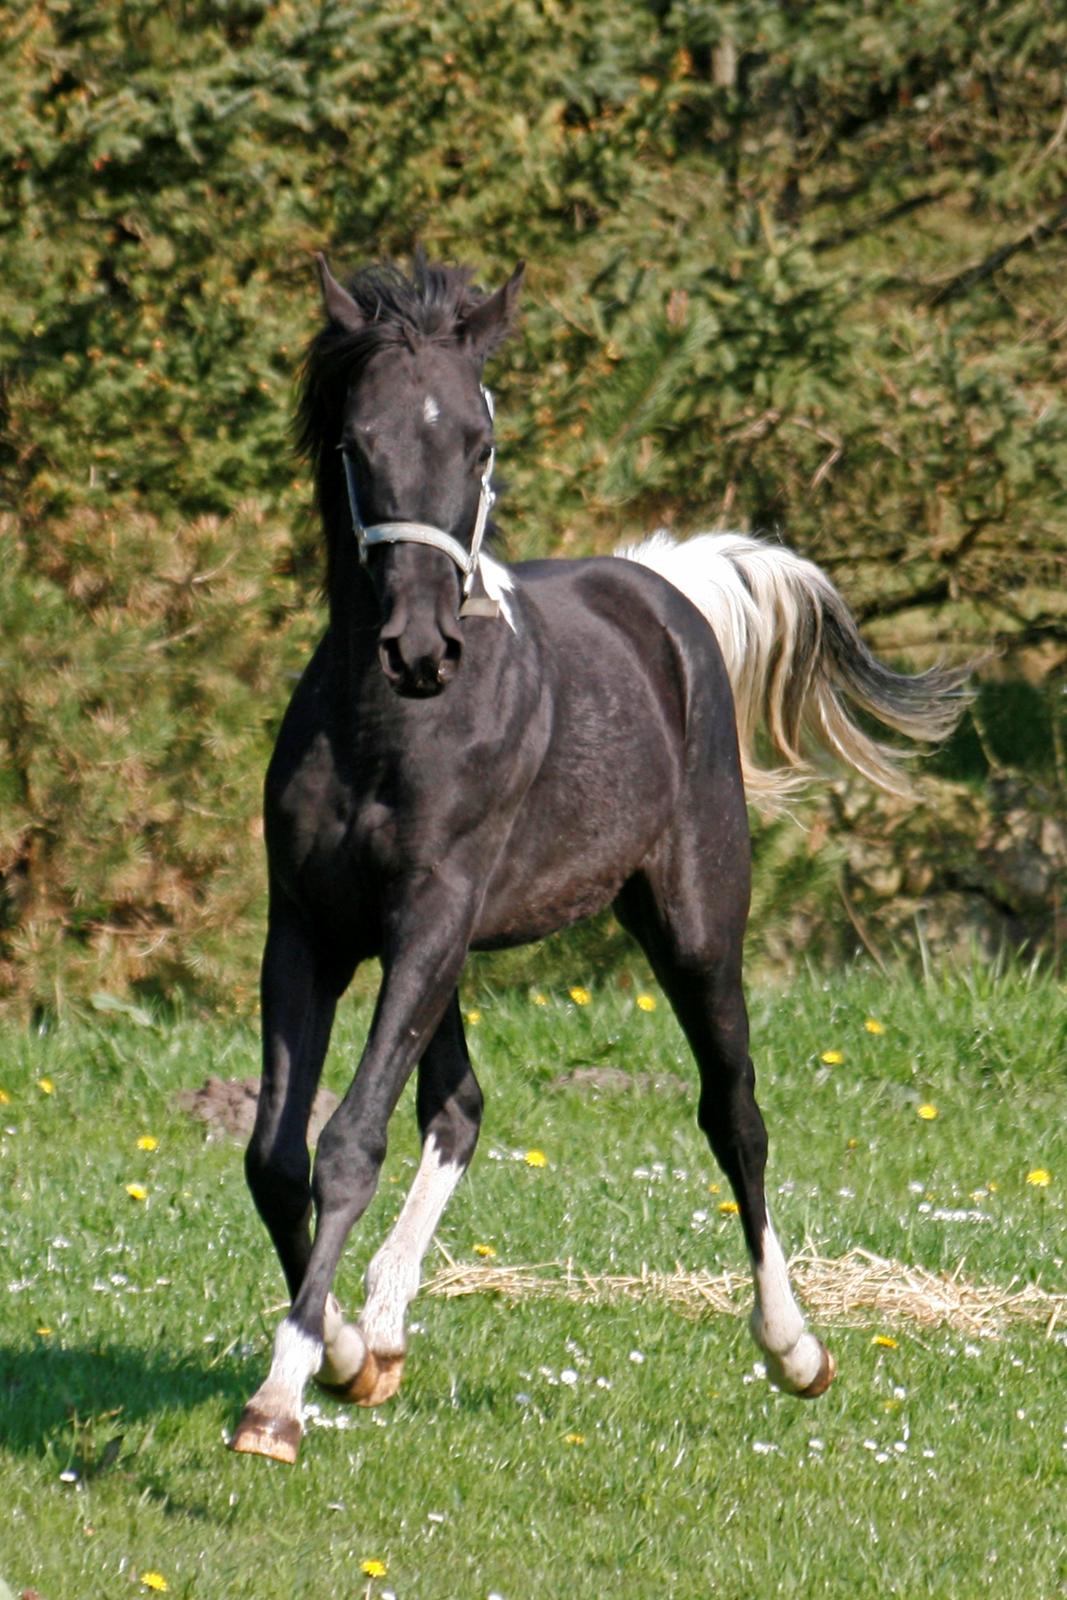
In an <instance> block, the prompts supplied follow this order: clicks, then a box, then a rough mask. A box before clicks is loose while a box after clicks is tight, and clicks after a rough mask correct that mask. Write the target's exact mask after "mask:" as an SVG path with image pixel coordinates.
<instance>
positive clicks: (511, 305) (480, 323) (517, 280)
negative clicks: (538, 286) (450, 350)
mask: <svg viewBox="0 0 1067 1600" xmlns="http://www.w3.org/2000/svg"><path fill="white" fill-rule="evenodd" d="M525 271H526V263H525V261H520V262H519V264H518V266H517V267H516V268H515V271H514V272H513V273H512V274H511V277H510V278H509V279H508V281H507V283H505V284H503V285H502V286H501V287H500V288H499V289H497V290H496V292H495V293H494V294H491V295H489V297H488V299H485V300H483V301H482V302H481V304H480V305H477V306H475V307H474V310H473V311H470V312H468V314H467V316H466V317H465V318H464V320H463V337H464V339H465V340H466V342H467V343H468V344H469V345H470V346H471V348H472V349H473V350H474V352H475V354H476V355H477V357H478V359H479V361H484V360H485V358H486V356H488V354H489V353H490V351H491V350H493V349H494V348H495V347H496V346H497V345H498V344H499V343H500V341H501V339H502V338H503V337H504V335H505V334H506V333H507V331H508V329H509V328H510V326H511V323H512V319H513V318H514V315H515V307H516V305H517V304H518V300H519V290H520V289H521V288H522V275H523V273H524V272H525Z"/></svg>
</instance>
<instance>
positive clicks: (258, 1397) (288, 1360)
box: [251, 1317, 322, 1422]
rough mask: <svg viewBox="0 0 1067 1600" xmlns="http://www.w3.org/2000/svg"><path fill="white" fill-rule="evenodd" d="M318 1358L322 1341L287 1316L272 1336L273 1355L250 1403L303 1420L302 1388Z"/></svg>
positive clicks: (314, 1370)
mask: <svg viewBox="0 0 1067 1600" xmlns="http://www.w3.org/2000/svg"><path fill="white" fill-rule="evenodd" d="M321 1361H322V1345H321V1344H320V1342H319V1340H318V1339H312V1338H311V1337H310V1335H308V1334H306V1333H304V1331H303V1330H302V1329H301V1328H298V1327H297V1326H296V1324H295V1323H293V1322H290V1321H289V1319H288V1317H287V1318H286V1319H285V1321H284V1322H283V1323H282V1324H281V1326H280V1328H279V1329H278V1332H277V1333H276V1334H275V1336H274V1359H273V1360H272V1362H271V1364H270V1371H269V1372H268V1374H267V1377H266V1381H265V1382H264V1383H263V1384H261V1385H260V1387H259V1389H257V1391H256V1393H255V1394H254V1395H253V1397H252V1401H251V1404H252V1405H254V1406H256V1407H258V1409H259V1410H260V1411H264V1412H266V1414H267V1415H268V1416H272V1417H276V1418H279V1419H281V1418H287V1417H295V1418H296V1419H297V1421H298V1422H302V1421H303V1404H304V1389H305V1386H306V1385H307V1381H308V1379H309V1378H310V1377H311V1375H312V1373H313V1372H317V1371H318V1369H319V1365H320V1363H321Z"/></svg>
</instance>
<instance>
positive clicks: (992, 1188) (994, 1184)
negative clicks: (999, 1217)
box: [986, 1178, 1000, 1194]
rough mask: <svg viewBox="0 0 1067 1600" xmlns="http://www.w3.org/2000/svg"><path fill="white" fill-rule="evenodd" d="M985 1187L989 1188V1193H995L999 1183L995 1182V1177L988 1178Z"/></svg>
mask: <svg viewBox="0 0 1067 1600" xmlns="http://www.w3.org/2000/svg"><path fill="white" fill-rule="evenodd" d="M986 1188H987V1189H988V1190H989V1192H990V1194H996V1192H997V1190H998V1189H999V1188H1000V1184H999V1183H998V1182H997V1180H996V1178H990V1180H989V1182H988V1183H987V1184H986Z"/></svg>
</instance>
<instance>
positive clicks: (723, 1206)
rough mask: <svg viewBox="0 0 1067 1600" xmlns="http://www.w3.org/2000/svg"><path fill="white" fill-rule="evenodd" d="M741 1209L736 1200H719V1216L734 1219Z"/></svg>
mask: <svg viewBox="0 0 1067 1600" xmlns="http://www.w3.org/2000/svg"><path fill="white" fill-rule="evenodd" d="M740 1209H741V1207H740V1206H739V1205H738V1203H737V1201H736V1200H720V1201H719V1215H720V1216H723V1217H736V1216H737V1213H738V1212H739V1211H740Z"/></svg>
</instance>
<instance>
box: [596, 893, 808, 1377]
mask: <svg viewBox="0 0 1067 1600" xmlns="http://www.w3.org/2000/svg"><path fill="white" fill-rule="evenodd" d="M686 878H687V881H689V882H692V881H694V880H693V879H692V878H688V875H686ZM676 881H678V880H676ZM647 887H648V886H646V890H647ZM717 891H718V892H717V893H716V894H715V895H714V896H709V901H710V903H711V904H713V905H715V906H716V908H717V912H718V917H717V918H716V926H714V927H709V925H708V909H707V908H708V903H709V901H705V902H704V903H703V904H702V905H701V906H700V907H699V908H698V910H697V913H696V915H694V916H692V917H687V916H686V915H685V908H686V906H687V905H688V906H689V907H690V908H692V899H691V897H690V895H688V894H686V893H680V894H678V895H675V896H672V897H671V898H670V899H667V898H666V897H662V896H660V895H658V894H655V893H652V894H649V893H648V892H641V891H640V890H639V889H638V888H637V887H636V886H633V887H631V889H630V893H629V895H628V902H629V903H627V902H626V901H624V902H623V903H622V904H621V905H620V907H619V910H620V915H621V916H622V917H623V920H624V921H625V923H626V925H627V926H628V927H629V928H630V929H631V931H632V932H634V933H635V934H636V935H637V937H638V938H639V940H640V941H641V943H642V944H643V945H644V947H645V950H646V952H647V954H648V956H649V959H650V961H651V963H652V966H653V968H654V970H655V972H656V975H657V977H658V978H659V980H660V982H661V984H662V986H663V988H664V990H665V992H666V994H667V996H668V998H669V999H670V1001H671V1004H672V1005H673V1007H674V1010H675V1013H676V1015H677V1017H678V1020H679V1022H680V1023H681V1025H682V1028H683V1030H684V1032H685V1034H686V1037H687V1038H688V1040H689V1043H690V1046H691V1048H692V1050H693V1054H694V1056H695V1057H696V1061H697V1065H698V1068H699V1071H700V1084H701V1087H700V1102H699V1107H698V1112H697V1120H698V1123H699V1125H700V1128H701V1130H702V1132H703V1133H704V1135H705V1137H706V1138H707V1140H708V1143H709V1145H710V1146H711V1149H712V1152H713V1153H714V1155H715V1158H716V1160H717V1161H718V1163H719V1165H720V1167H721V1168H722V1170H723V1172H724V1173H725V1174H726V1177H727V1179H728V1180H729V1183H730V1186H731V1188H732V1189H733V1192H734V1195H735V1197H736V1200H737V1205H738V1209H739V1212H740V1217H741V1225H742V1228H743V1229H744V1234H745V1242H746V1245H747V1248H748V1254H749V1260H750V1262H751V1266H752V1280H753V1287H754V1290H755V1304H754V1306H753V1309H752V1314H751V1317H750V1319H749V1329H750V1331H751V1333H752V1336H753V1338H754V1339H755V1341H756V1343H757V1344H758V1345H759V1347H760V1349H761V1350H762V1351H763V1354H764V1357H765V1360H766V1366H767V1371H768V1375H769V1377H770V1379H771V1381H772V1382H773V1383H776V1384H777V1385H778V1386H779V1387H780V1388H782V1389H784V1390H786V1391H787V1392H788V1393H790V1394H794V1395H797V1396H799V1397H801V1398H804V1399H814V1398H815V1397H816V1396H817V1395H820V1394H822V1393H823V1392H824V1391H825V1390H826V1389H828V1388H829V1386H830V1384H831V1383H832V1381H833V1378H834V1375H835V1372H836V1367H835V1363H834V1359H833V1356H832V1355H831V1354H830V1352H829V1351H828V1350H827V1349H826V1347H825V1345H824V1344H823V1343H822V1341H821V1340H820V1339H818V1338H817V1337H816V1335H815V1334H813V1333H811V1332H810V1330H809V1329H808V1327H807V1324H806V1322H805V1319H804V1314H803V1312H802V1311H801V1309H800V1307H799V1306H798V1304H797V1302H796V1299H795V1297H794V1295H793V1290H792V1287H791V1285H790V1281H789V1272H788V1268H787V1266H786V1262H785V1257H784V1255H783V1253H782V1249H781V1246H780V1245H779V1243H778V1239H777V1237H776V1235H775V1232H774V1228H773V1227H772V1225H771V1220H770V1216H769V1214H768V1211H767V1201H766V1194H765V1189H764V1171H765V1167H766V1161H767V1132H766V1127H765V1125H764V1121H763V1117H762V1115H761V1113H760V1109H759V1106H758V1105H757V1103H756V1096H755V1073H754V1070H753V1066H752V1060H751V1057H750V1056H749V1051H748V1014H747V1011H746V1008H745V1000H744V993H743V990H742V986H741V934H742V929H743V923H744V915H743V898H742V897H740V896H739V901H740V904H741V907H742V909H740V910H739V912H738V915H737V917H736V918H735V919H730V918H729V916H728V915H724V913H728V911H729V903H728V902H729V896H727V895H724V893H723V886H722V885H721V884H720V885H718V886H717ZM668 908H669V910H668Z"/></svg>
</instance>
